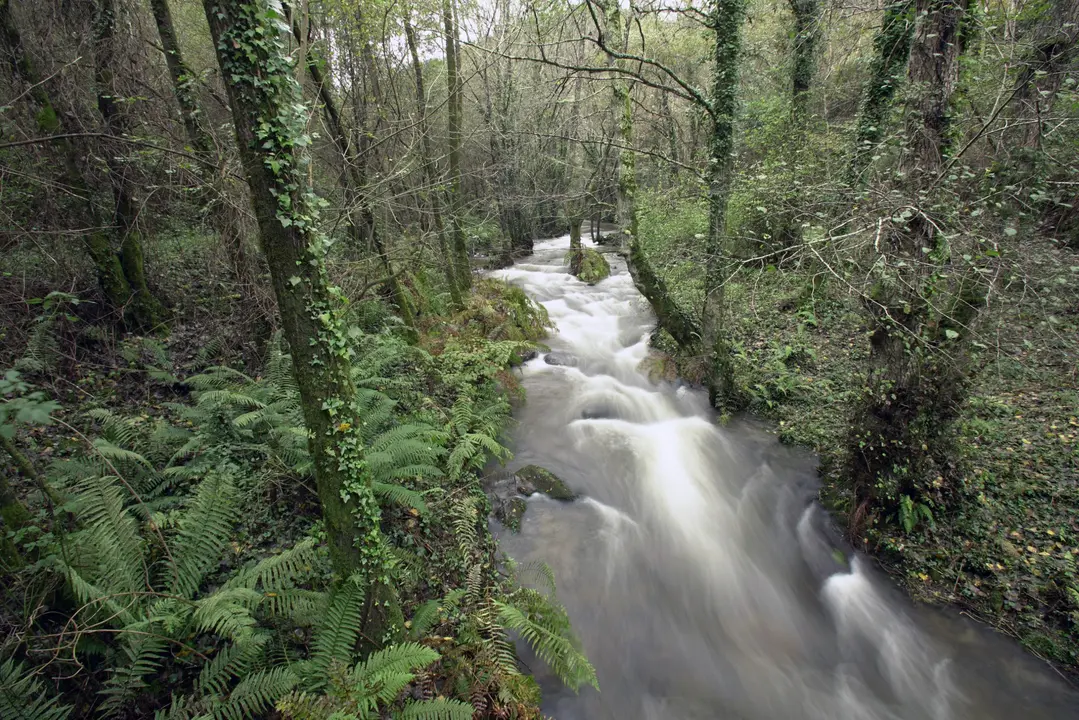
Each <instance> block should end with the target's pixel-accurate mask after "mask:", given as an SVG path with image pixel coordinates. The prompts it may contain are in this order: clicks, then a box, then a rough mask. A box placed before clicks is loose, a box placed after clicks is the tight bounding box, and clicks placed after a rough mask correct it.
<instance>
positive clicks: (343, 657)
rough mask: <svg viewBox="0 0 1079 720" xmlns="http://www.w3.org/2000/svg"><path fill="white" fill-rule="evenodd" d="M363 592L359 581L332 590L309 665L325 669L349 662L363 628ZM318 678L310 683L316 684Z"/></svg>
mask: <svg viewBox="0 0 1079 720" xmlns="http://www.w3.org/2000/svg"><path fill="white" fill-rule="evenodd" d="M363 601H364V591H363V587H361V586H360V584H359V583H357V582H353V581H351V580H348V581H346V582H345V583H343V584H342V585H341V587H340V588H338V590H337V592H335V593H334V595H333V598H332V600H331V601H330V606H329V608H328V609H327V610H326V615H325V618H324V619H323V621H322V622H321V623H320V624H319V627H318V628H316V632H315V638H314V643H313V645H314V647H313V652H312V653H311V664H312V666H313V667H314V668H316V669H317V670H320V671H322V672H325V671H326V670H328V669H329V667H330V666H331V665H332V664H334V663H335V662H337V663H345V662H348V661H349V659H350V658H351V657H352V649H353V647H354V646H355V645H356V638H358V637H359V635H360V631H361V630H362V627H363V604H364V603H363ZM319 685H320V681H319V680H318V679H316V681H315V683H314V684H313V686H314V687H318V686H319Z"/></svg>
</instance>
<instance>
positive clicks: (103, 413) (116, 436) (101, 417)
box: [86, 408, 141, 448]
mask: <svg viewBox="0 0 1079 720" xmlns="http://www.w3.org/2000/svg"><path fill="white" fill-rule="evenodd" d="M86 414H87V415H88V416H89V417H90V418H91V419H93V420H95V421H97V423H98V424H99V425H101V436H102V437H104V438H105V439H106V440H108V441H109V442H111V443H113V444H115V445H120V446H123V447H128V448H133V447H136V446H137V444H138V442H139V440H140V438H141V429H140V428H139V426H138V424H137V423H136V422H134V421H133V420H132V419H131V418H124V417H120V416H118V415H116V414H115V413H113V412H112V411H111V410H108V409H106V408H95V409H93V410H90V411H88V412H87V413H86Z"/></svg>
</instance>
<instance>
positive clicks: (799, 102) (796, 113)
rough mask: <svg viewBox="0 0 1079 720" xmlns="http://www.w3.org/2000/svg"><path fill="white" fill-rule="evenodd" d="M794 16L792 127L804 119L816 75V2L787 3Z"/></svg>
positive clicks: (818, 33) (817, 27)
mask: <svg viewBox="0 0 1079 720" xmlns="http://www.w3.org/2000/svg"><path fill="white" fill-rule="evenodd" d="M790 6H791V12H793V13H794V42H793V44H792V46H791V117H792V118H793V119H794V121H795V123H796V124H801V123H802V122H803V121H804V120H805V114H806V103H807V101H808V100H809V88H810V87H811V86H812V84H813V77H814V76H815V75H816V74H817V44H818V42H819V41H820V0H790Z"/></svg>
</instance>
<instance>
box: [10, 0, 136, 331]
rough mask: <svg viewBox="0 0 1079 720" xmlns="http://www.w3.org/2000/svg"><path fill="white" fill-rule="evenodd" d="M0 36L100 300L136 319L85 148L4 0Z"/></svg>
mask: <svg viewBox="0 0 1079 720" xmlns="http://www.w3.org/2000/svg"><path fill="white" fill-rule="evenodd" d="M0 41H2V42H3V45H4V50H5V55H6V56H7V58H8V60H9V62H10V64H11V66H12V69H13V70H14V72H15V75H16V77H18V78H19V80H20V81H21V82H22V83H23V84H24V85H26V87H27V88H28V89H27V95H28V97H29V98H30V99H31V101H32V102H33V103H34V106H35V107H36V108H37V125H38V130H39V131H40V132H41V133H42V134H43V135H46V136H54V137H56V140H55V142H53V144H52V145H53V147H54V148H56V149H57V151H58V153H59V156H60V158H59V159H60V162H59V164H58V168H57V174H58V176H59V179H60V182H61V184H62V185H63V186H65V187H67V188H70V189H71V191H72V195H73V196H75V198H76V205H75V214H76V216H77V220H78V223H79V225H80V227H82V228H89V229H86V230H83V231H81V233H80V238H81V241H82V244H83V247H84V248H85V249H86V253H87V255H89V257H90V261H91V262H92V263H93V265H94V269H95V271H96V273H97V280H98V284H99V285H100V287H101V291H102V293H103V294H104V296H105V302H106V303H108V305H109V306H110V308H112V309H113V311H114V312H115V313H116V314H117V316H118V317H120V318H121V319H122V320H123V321H124V322H125V324H128V325H137V324H138V318H137V317H136V316H135V315H134V314H130V313H129V312H128V311H129V309H131V300H132V290H131V285H130V284H129V283H128V280H127V277H126V276H125V275H124V269H123V266H122V265H121V263H120V256H119V254H117V253H116V252H115V251H114V249H113V242H112V238H111V234H110V233H109V231H108V229H107V228H106V227H105V225H106V223H105V222H104V221H102V219H101V218H100V217H99V215H98V212H97V209H96V208H95V206H94V203H93V196H92V194H91V192H90V188H89V186H88V184H87V182H86V180H85V178H84V176H83V173H82V169H81V166H80V163H81V162H82V159H83V158H85V157H87V155H88V154H89V152H88V150H87V148H86V147H84V146H83V145H82V143H81V142H80V140H79V139H78V138H73V137H68V134H69V133H70V130H69V128H68V126H67V123H66V122H65V118H64V116H63V114H62V113H61V112H60V110H59V109H58V108H57V106H56V105H55V104H54V102H53V99H52V97H51V95H50V94H49V90H48V84H47V82H46V81H45V79H44V78H42V77H41V76H40V75H39V73H38V71H37V68H36V67H35V66H34V63H33V61H32V60H31V58H30V56H29V54H27V52H26V48H25V47H24V46H23V43H22V36H21V35H20V33H19V28H18V25H17V24H16V21H15V17H14V15H13V13H12V9H11V2H10V0H0Z"/></svg>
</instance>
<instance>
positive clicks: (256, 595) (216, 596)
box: [192, 588, 263, 642]
mask: <svg viewBox="0 0 1079 720" xmlns="http://www.w3.org/2000/svg"><path fill="white" fill-rule="evenodd" d="M262 599H263V596H262V593H260V592H258V591H257V590H251V589H249V588H221V589H220V590H218V591H217V592H215V593H213V594H211V595H209V596H207V597H205V598H203V599H201V600H199V601H197V602H196V603H195V612H194V615H193V616H192V620H193V621H194V623H195V627H196V628H197V629H198V630H201V631H203V632H209V633H214V634H215V635H220V636H222V637H227V638H230V639H232V640H235V641H238V642H242V641H244V640H247V639H248V638H250V636H251V631H252V628H254V626H255V618H254V616H253V615H252V610H253V609H254V608H255V607H257V606H258V605H259V603H261V602H262Z"/></svg>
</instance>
